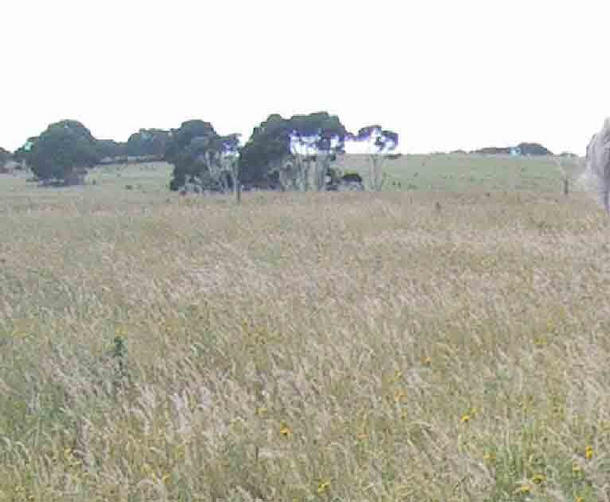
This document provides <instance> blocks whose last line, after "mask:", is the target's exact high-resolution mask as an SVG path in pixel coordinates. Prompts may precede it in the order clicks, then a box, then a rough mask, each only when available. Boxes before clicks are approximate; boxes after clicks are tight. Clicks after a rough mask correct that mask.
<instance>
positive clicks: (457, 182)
mask: <svg viewBox="0 0 610 502" xmlns="http://www.w3.org/2000/svg"><path fill="white" fill-rule="evenodd" d="M564 162H565V161H564ZM338 166H339V167H340V168H341V169H343V170H344V171H345V170H353V171H357V172H359V173H361V174H362V175H363V176H365V177H367V176H368V161H367V158H366V157H365V156H361V155H348V156H346V157H344V158H343V159H341V160H340V161H339V162H338ZM568 170H569V172H570V175H572V177H575V175H577V172H576V168H575V166H573V165H571V164H569V165H568ZM384 171H385V172H386V174H387V182H386V188H387V189H394V190H433V191H436V190H440V191H464V190H490V191H497V190H511V191H512V190H536V191H546V192H559V191H560V190H562V187H563V185H562V180H561V171H560V169H559V167H558V166H557V163H556V160H555V158H554V157H531V158H526V157H509V156H499V155H498V156H488V155H458V154H453V155H445V154H435V155H406V156H402V157H400V158H398V159H395V160H388V161H387V162H386V164H385V165H384ZM398 183H400V187H398V186H397V184H398Z"/></svg>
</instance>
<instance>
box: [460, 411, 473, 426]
mask: <svg viewBox="0 0 610 502" xmlns="http://www.w3.org/2000/svg"><path fill="white" fill-rule="evenodd" d="M471 418H472V417H471V416H470V415H468V413H464V414H463V415H462V418H460V422H462V423H463V424H467V423H468V422H470V419H471Z"/></svg>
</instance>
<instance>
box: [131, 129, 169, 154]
mask: <svg viewBox="0 0 610 502" xmlns="http://www.w3.org/2000/svg"><path fill="white" fill-rule="evenodd" d="M169 142H170V133H169V131H165V130H163V129H140V130H139V131H138V132H136V133H133V134H132V135H131V136H129V139H128V140H127V155H129V156H130V157H144V156H146V157H151V156H152V157H157V158H159V159H160V158H163V156H164V155H165V150H166V149H167V146H168V144H169Z"/></svg>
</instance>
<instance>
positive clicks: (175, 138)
mask: <svg viewBox="0 0 610 502" xmlns="http://www.w3.org/2000/svg"><path fill="white" fill-rule="evenodd" d="M238 148H239V137H238V135H237V134H230V135H228V136H220V135H219V134H218V133H217V132H216V131H215V130H214V127H213V126H212V124H210V123H209V122H204V121H203V120H189V121H187V122H183V123H182V125H181V126H180V127H179V128H178V129H172V131H171V134H170V139H169V141H168V144H167V148H166V150H165V160H167V161H168V162H169V163H171V164H173V165H174V171H173V175H172V180H171V182H170V189H172V190H180V189H184V188H187V187H189V186H193V188H194V189H195V190H211V191H226V190H228V189H230V188H233V185H234V183H235V177H236V174H235V169H234V167H235V166H234V164H235V163H236V158H237V154H238Z"/></svg>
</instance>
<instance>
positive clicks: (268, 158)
mask: <svg viewBox="0 0 610 502" xmlns="http://www.w3.org/2000/svg"><path fill="white" fill-rule="evenodd" d="M348 137H349V133H348V132H347V129H346V128H345V126H344V125H343V124H342V123H341V121H340V120H339V117H337V116H336V115H329V114H328V113H327V112H316V113H311V114H308V115H294V116H293V117H291V118H289V119H284V118H282V117H281V116H280V115H277V114H274V115H270V116H269V117H268V118H267V120H265V121H264V122H262V123H261V124H260V125H259V126H258V127H255V128H254V130H253V131H252V135H251V136H250V139H249V140H248V142H247V143H246V144H245V146H244V147H243V148H242V150H241V156H240V173H241V179H242V181H243V182H244V183H268V184H271V185H274V184H280V185H281V184H282V180H281V178H282V174H287V173H288V171H289V170H290V172H291V176H293V175H294V176H298V175H304V174H306V172H305V171H306V170H307V169H308V166H309V164H310V163H316V165H315V167H314V169H313V170H314V173H315V174H316V176H314V177H316V178H318V184H319V179H320V178H321V176H320V175H323V176H322V178H323V177H324V176H325V172H324V169H325V166H326V164H328V157H329V156H332V155H335V154H337V153H340V152H343V151H344V146H345V140H346V138H348ZM318 156H321V158H318ZM291 160H292V161H294V160H300V161H301V162H305V164H302V165H299V166H296V164H295V163H294V162H293V163H291V164H288V162H290V161H291ZM288 166H289V167H288ZM295 167H296V169H295ZM326 167H327V166H326ZM297 171H298V172H297ZM294 176H293V178H294ZM293 181H295V180H294V179H293Z"/></svg>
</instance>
